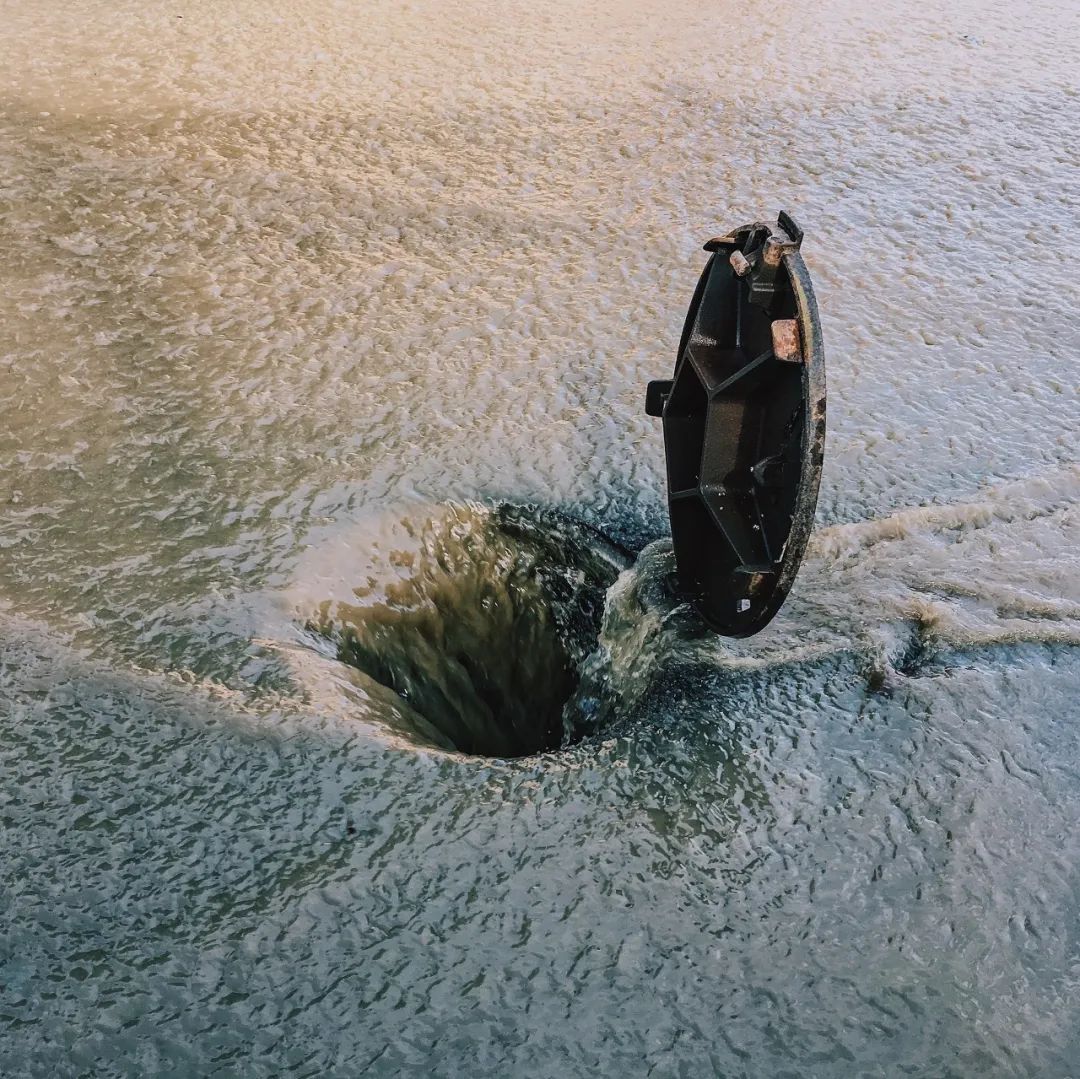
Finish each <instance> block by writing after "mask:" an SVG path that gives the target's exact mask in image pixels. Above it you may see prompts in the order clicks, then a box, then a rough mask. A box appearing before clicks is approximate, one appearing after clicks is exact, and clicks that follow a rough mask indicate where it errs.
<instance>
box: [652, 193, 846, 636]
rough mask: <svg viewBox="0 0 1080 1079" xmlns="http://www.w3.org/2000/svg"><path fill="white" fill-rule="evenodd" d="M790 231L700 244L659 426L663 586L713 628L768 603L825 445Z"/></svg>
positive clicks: (808, 295)
mask: <svg viewBox="0 0 1080 1079" xmlns="http://www.w3.org/2000/svg"><path fill="white" fill-rule="evenodd" d="M802 238H803V234H802V230H801V229H800V228H799V227H798V225H796V224H795V222H794V221H793V220H792V219H791V218H790V217H789V216H788V215H787V214H784V213H781V214H780V216H779V219H778V220H777V223H776V224H775V225H768V224H764V223H761V222H755V223H754V224H752V225H745V226H743V227H742V228H740V229H736V230H735V231H734V232H732V233H731V234H729V235H727V236H721V237H719V238H717V239H714V240H710V241H709V242H708V243H707V244H706V245H705V249H706V250H707V251H710V252H712V257H711V258H710V259H709V262H708V265H707V266H706V267H705V270H704V272H703V273H702V275H701V279H700V281H699V282H698V286H697V291H696V292H695V293H694V298H693V300H692V302H691V304H690V310H689V312H688V313H687V316H686V322H685V324H684V326H683V333H682V340H681V341H680V343H679V352H678V357H677V359H676V361H675V373H674V376H673V378H671V379H670V380H665V381H662V382H650V383H649V387H648V393H647V397H646V412H647V413H648V414H649V415H650V416H660V417H662V418H663V424H664V450H665V454H666V456H667V487H668V509H669V512H670V515H671V535H672V541H673V543H674V548H675V562H676V574H675V576H676V588H677V590H678V592H679V593H680V595H682V596H683V597H684V598H685V599H686V600H688V601H689V602H690V603H692V604H693V606H694V607H695V608H696V609H697V611H698V613H699V614H700V615H701V617H702V618H703V619H704V620H705V621H706V622H707V623H708V625H709V626H711V627H712V628H713V629H714V630H716V631H717V632H718V633H721V634H724V635H725V636H729V637H748V636H750V635H751V634H753V633H757V632H758V631H759V630H761V629H763V628H764V627H765V626H766V625H767V623H768V622H769V620H770V619H771V618H772V617H773V615H775V614H776V612H777V611H778V610H779V608H780V605H781V604H782V603H783V602H784V598H785V597H786V596H787V593H788V590H789V589H790V588H791V584H792V582H793V581H794V579H795V575H796V573H797V572H798V570H799V564H800V562H801V561H802V556H803V552H804V551H805V549H806V543H807V540H808V539H809V537H810V531H811V529H812V527H813V523H814V510H815V507H816V505H817V493H818V484H819V481H820V479H821V466H822V460H823V458H824V450H825V356H824V352H823V349H822V342H821V325H820V322H819V319H818V312H817V304H816V303H815V301H814V292H813V288H812V287H811V284H810V275H809V273H808V272H807V269H806V264H805V263H804V262H803V259H802V255H801V254H800V252H799V249H800V246H801V244H802Z"/></svg>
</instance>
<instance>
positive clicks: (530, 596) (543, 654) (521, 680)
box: [314, 506, 629, 757]
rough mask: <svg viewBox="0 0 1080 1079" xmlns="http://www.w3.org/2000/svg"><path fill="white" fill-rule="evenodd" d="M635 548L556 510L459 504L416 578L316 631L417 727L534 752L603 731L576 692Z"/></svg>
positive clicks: (332, 615) (450, 742)
mask: <svg viewBox="0 0 1080 1079" xmlns="http://www.w3.org/2000/svg"><path fill="white" fill-rule="evenodd" d="M628 562H629V558H628V556H627V555H626V553H625V552H623V551H621V550H619V549H618V548H616V547H614V546H613V545H612V544H611V543H609V542H608V541H607V540H605V539H604V538H603V537H601V536H600V535H599V534H598V533H596V532H595V531H593V530H592V529H590V528H588V527H587V526H585V525H583V524H581V523H579V522H576V521H573V520H570V519H569V518H566V517H564V516H562V515H560V514H556V513H553V512H551V511H536V510H527V509H525V508H523V507H512V506H501V507H498V508H496V509H494V510H486V509H484V510H478V509H476V508H459V507H455V508H453V509H450V510H448V511H447V514H446V516H445V518H443V519H440V520H439V521H438V522H437V523H435V524H434V525H433V527H432V528H431V529H430V531H429V532H428V533H427V534H425V536H424V538H423V543H422V545H421V549H420V552H419V556H418V557H417V558H416V559H415V562H414V563H411V564H410V571H409V574H408V576H407V577H406V578H405V579H404V580H402V581H401V582H400V583H399V584H398V585H396V586H395V587H394V589H392V590H389V591H388V592H387V593H386V594H381V595H379V596H378V597H377V599H375V600H374V601H372V600H367V601H366V602H362V603H360V604H358V605H356V606H348V607H346V606H345V605H342V604H338V605H336V606H335V607H334V608H333V609H330V608H327V609H326V610H324V611H323V612H321V613H322V618H321V620H320V622H319V623H318V624H316V625H315V626H314V628H316V629H318V630H319V632H321V633H322V634H324V635H325V636H327V637H329V638H330V639H331V640H333V641H334V642H335V644H336V646H337V650H338V658H339V659H340V660H342V661H343V662H345V663H348V664H350V665H351V666H353V667H355V668H357V669H358V670H360V671H362V672H364V674H366V675H367V676H368V677H370V678H372V679H374V680H375V681H376V682H378V683H380V684H381V685H382V686H384V687H387V688H388V689H391V690H393V691H394V693H396V694H397V695H398V697H399V698H400V699H401V700H402V701H404V702H406V704H407V705H408V708H407V709H406V710H405V711H406V712H407V713H408V714H409V715H410V716H411V718H412V725H413V728H414V730H413V732H412V733H413V734H414V735H417V736H419V737H420V738H421V739H422V740H424V741H428V742H433V743H435V744H438V745H442V746H444V747H445V748H453V749H456V750H458V751H460V752H462V753H468V754H475V755H479V756H489V757H523V756H529V755H531V754H534V753H542V752H546V751H550V750H555V749H558V748H560V747H563V746H567V745H570V744H572V743H574V742H576V741H578V740H580V739H581V738H582V737H584V736H585V735H586V734H588V733H591V731H592V730H593V727H594V723H595V714H596V711H597V709H596V702H595V701H594V700H592V699H591V698H587V699H578V698H577V697H576V696H575V695H576V694H577V691H578V688H579V684H580V682H581V676H582V672H583V669H584V666H585V662H586V660H587V659H588V657H589V656H590V655H591V654H592V653H593V651H594V650H595V648H596V644H597V639H598V637H599V633H600V623H601V619H602V616H603V611H604V598H605V594H606V591H607V589H608V587H609V586H610V585H611V584H612V583H613V581H614V580H615V578H616V576H617V575H618V573H619V571H620V570H621V569H623V568H625V566H626V565H627V564H628Z"/></svg>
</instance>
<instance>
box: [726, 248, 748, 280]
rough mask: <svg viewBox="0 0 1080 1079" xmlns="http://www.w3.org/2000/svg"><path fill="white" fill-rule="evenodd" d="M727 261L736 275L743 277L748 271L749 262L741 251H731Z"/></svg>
mask: <svg viewBox="0 0 1080 1079" xmlns="http://www.w3.org/2000/svg"><path fill="white" fill-rule="evenodd" d="M728 261H729V262H730V263H731V268H732V269H733V270H734V271H735V274H736V276H737V277H745V276H746V275H747V274H748V273H749V272H750V263H749V262H748V261H747V259H746V256H745V255H744V254H743V253H742V252H741V251H732V252H731V258H730V259H729V260H728Z"/></svg>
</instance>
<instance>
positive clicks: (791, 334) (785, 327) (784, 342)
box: [772, 318, 803, 363]
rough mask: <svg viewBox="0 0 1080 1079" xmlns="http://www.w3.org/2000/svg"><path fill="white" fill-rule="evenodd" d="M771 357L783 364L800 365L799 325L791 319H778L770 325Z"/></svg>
mask: <svg viewBox="0 0 1080 1079" xmlns="http://www.w3.org/2000/svg"><path fill="white" fill-rule="evenodd" d="M772 349H773V355H774V356H775V357H776V358H777V359H778V360H783V361H784V363H802V362H803V354H802V342H801V340H800V339H799V324H798V322H796V321H795V319H793V318H779V319H777V320H776V321H775V322H774V323H773V324H772Z"/></svg>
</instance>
